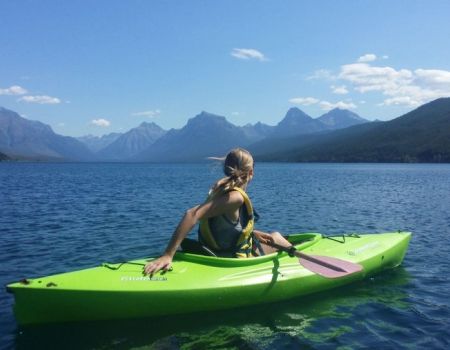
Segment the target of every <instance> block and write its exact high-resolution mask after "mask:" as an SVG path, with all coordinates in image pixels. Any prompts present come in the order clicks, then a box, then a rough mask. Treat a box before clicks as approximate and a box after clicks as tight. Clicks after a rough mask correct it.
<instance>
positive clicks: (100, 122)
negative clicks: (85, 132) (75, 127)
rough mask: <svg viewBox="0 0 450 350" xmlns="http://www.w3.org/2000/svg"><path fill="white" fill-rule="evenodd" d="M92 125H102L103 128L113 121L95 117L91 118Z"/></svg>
mask: <svg viewBox="0 0 450 350" xmlns="http://www.w3.org/2000/svg"><path fill="white" fill-rule="evenodd" d="M91 124H92V125H96V126H100V127H102V128H107V127H108V126H110V125H111V122H110V121H109V120H106V119H103V118H100V119H93V120H91Z"/></svg>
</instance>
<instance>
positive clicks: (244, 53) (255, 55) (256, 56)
mask: <svg viewBox="0 0 450 350" xmlns="http://www.w3.org/2000/svg"><path fill="white" fill-rule="evenodd" d="M231 56H233V57H235V58H238V59H241V60H252V59H253V60H258V61H268V58H267V57H266V56H265V55H264V54H263V53H262V52H261V51H258V50H255V49H236V48H235V49H233V50H232V51H231Z"/></svg>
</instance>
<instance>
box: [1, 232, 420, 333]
mask: <svg viewBox="0 0 450 350" xmlns="http://www.w3.org/2000/svg"><path fill="white" fill-rule="evenodd" d="M410 236H411V234H410V233H409V232H395V233H383V234H368V235H343V236H336V237H328V238H325V237H323V236H322V235H321V234H318V233H304V234H295V235H291V236H289V240H290V242H291V243H292V244H293V245H295V246H296V248H297V249H298V250H299V251H301V252H303V253H305V254H315V255H321V256H329V257H334V258H339V259H342V260H345V261H349V262H352V263H358V264H361V265H362V266H363V269H362V271H360V272H358V273H354V274H351V275H348V276H343V277H340V278H336V279H327V278H324V277H322V276H320V275H317V274H315V273H313V272H312V271H310V270H308V269H307V268H305V267H304V266H302V265H301V264H299V261H298V259H297V258H292V257H290V256H289V255H288V254H287V253H282V252H278V253H273V254H269V255H266V256H262V257H256V258H249V259H234V258H218V257H212V256H202V255H196V254H190V253H184V252H178V253H177V254H176V255H175V257H174V260H173V264H172V266H173V269H172V271H169V272H167V273H158V274H155V275H154V276H151V277H150V276H145V275H143V266H144V265H145V264H146V262H147V261H148V260H149V259H139V260H134V261H130V262H125V263H117V264H103V265H101V266H98V267H94V268H90V269H85V270H80V271H74V272H68V273H63V274H57V275H52V276H47V277H42V278H35V279H27V280H23V281H21V282H17V283H13V284H10V285H8V286H7V289H8V291H10V292H12V293H13V294H14V296H15V307H14V311H15V315H16V319H17V320H18V322H19V323H20V324H30V323H43V322H64V321H82V320H102V319H120V318H138V317H151V316H158V315H167V314H179V313H189V312H196V311H208V310H218V309H226V308H234V307H239V306H244V305H251V304H259V303H267V302H273V301H278V300H284V299H289V298H292V297H296V296H301V295H306V294H311V293H314V292H318V291H322V290H326V289H330V288H334V287H338V286H341V285H344V284H347V283H350V282H353V281H356V280H360V279H363V278H365V277H366V276H369V275H372V274H375V273H377V272H380V271H382V270H384V269H388V268H393V267H395V266H398V265H399V264H401V262H402V260H403V257H404V255H405V253H406V250H407V247H408V242H409V240H410Z"/></svg>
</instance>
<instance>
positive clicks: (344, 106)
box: [319, 101, 356, 111]
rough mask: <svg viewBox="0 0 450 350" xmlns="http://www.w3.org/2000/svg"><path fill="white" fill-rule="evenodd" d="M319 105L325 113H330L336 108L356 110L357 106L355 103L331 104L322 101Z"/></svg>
mask: <svg viewBox="0 0 450 350" xmlns="http://www.w3.org/2000/svg"><path fill="white" fill-rule="evenodd" d="M319 105H320V107H321V108H322V109H323V110H324V111H329V110H331V109H334V108H340V109H355V108H356V105H355V104H354V103H353V102H344V101H339V102H336V103H331V102H328V101H320V103H319Z"/></svg>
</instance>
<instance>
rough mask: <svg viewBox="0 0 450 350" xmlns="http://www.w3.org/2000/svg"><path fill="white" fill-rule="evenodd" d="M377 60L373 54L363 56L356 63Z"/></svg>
mask: <svg viewBox="0 0 450 350" xmlns="http://www.w3.org/2000/svg"><path fill="white" fill-rule="evenodd" d="M376 59H377V55H375V54H373V53H366V54H365V55H363V56H361V57H360V58H358V62H372V61H375V60H376Z"/></svg>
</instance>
